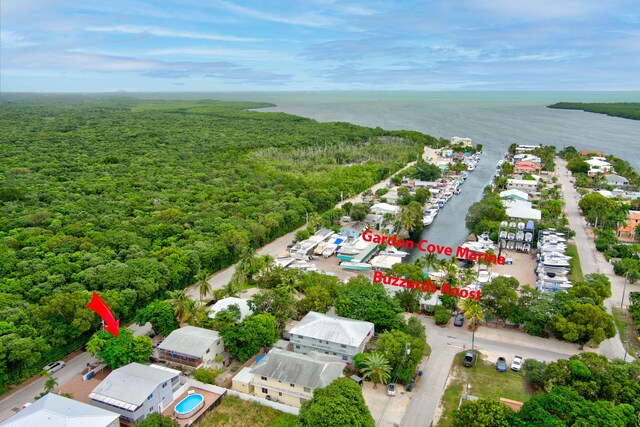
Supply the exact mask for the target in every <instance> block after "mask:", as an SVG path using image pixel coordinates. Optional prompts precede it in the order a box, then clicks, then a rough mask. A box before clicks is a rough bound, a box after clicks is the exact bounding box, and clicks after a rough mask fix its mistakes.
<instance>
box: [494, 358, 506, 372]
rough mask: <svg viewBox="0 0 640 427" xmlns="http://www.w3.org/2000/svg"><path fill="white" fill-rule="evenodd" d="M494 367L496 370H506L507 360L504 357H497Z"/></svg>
mask: <svg viewBox="0 0 640 427" xmlns="http://www.w3.org/2000/svg"><path fill="white" fill-rule="evenodd" d="M496 369H497V370H498V372H507V360H506V359H505V358H504V357H502V356H500V357H498V361H497V362H496Z"/></svg>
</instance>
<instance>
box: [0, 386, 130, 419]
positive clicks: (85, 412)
mask: <svg viewBox="0 0 640 427" xmlns="http://www.w3.org/2000/svg"><path fill="white" fill-rule="evenodd" d="M0 425H1V426H2V427H40V426H43V427H44V426H46V427H120V414H117V413H115V412H113V411H111V410H107V409H102V408H97V407H95V406H91V405H87V404H86V403H82V402H78V401H77V400H73V399H69V398H67V397H64V396H60V395H57V394H54V393H47V394H45V395H44V396H43V397H41V398H40V399H38V400H36V401H35V402H34V403H32V404H31V405H29V406H27V407H26V408H24V409H23V410H21V411H20V412H18V413H16V414H15V415H13V416H11V418H9V419H8V420H6V421H5V422H3V423H0Z"/></svg>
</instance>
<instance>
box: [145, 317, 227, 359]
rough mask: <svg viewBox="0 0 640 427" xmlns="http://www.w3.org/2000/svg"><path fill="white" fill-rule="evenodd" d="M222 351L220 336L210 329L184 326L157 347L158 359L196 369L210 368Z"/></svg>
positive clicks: (222, 344)
mask: <svg viewBox="0 0 640 427" xmlns="http://www.w3.org/2000/svg"><path fill="white" fill-rule="evenodd" d="M223 351H224V342H223V340H222V337H221V336H220V334H219V333H218V332H216V331H212V330H210V329H204V328H198V327H196V326H185V327H183V328H180V329H176V330H175V331H173V332H171V333H170V334H169V336H168V337H167V338H165V339H164V341H162V343H160V345H159V346H158V357H159V358H160V359H162V360H166V361H167V362H169V363H175V364H178V365H182V366H184V367H189V368H193V369H197V368H199V367H201V366H211V365H212V364H213V363H214V362H215V358H216V356H217V355H219V354H222V352H223Z"/></svg>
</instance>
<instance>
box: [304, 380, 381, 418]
mask: <svg viewBox="0 0 640 427" xmlns="http://www.w3.org/2000/svg"><path fill="white" fill-rule="evenodd" d="M299 420H300V424H301V425H302V426H305V427H335V426H349V427H373V426H375V422H374V420H373V418H372V417H371V414H370V413H369V408H367V405H366V404H365V401H364V398H363V397H362V389H361V388H360V386H359V385H358V384H356V382H355V381H352V380H350V379H348V378H338V379H337V380H335V381H333V382H332V383H331V384H329V385H328V386H326V387H324V388H317V389H315V390H314V391H313V398H312V399H311V400H308V401H306V402H304V403H303V404H302V407H301V408H300V419H299Z"/></svg>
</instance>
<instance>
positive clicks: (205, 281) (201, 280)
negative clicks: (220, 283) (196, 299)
mask: <svg viewBox="0 0 640 427" xmlns="http://www.w3.org/2000/svg"><path fill="white" fill-rule="evenodd" d="M196 280H197V281H198V282H197V287H198V293H199V294H200V304H202V299H203V298H204V297H206V296H207V294H208V293H210V292H211V285H210V284H209V273H207V272H206V271H205V270H200V271H199V272H198V274H197V275H196Z"/></svg>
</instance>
